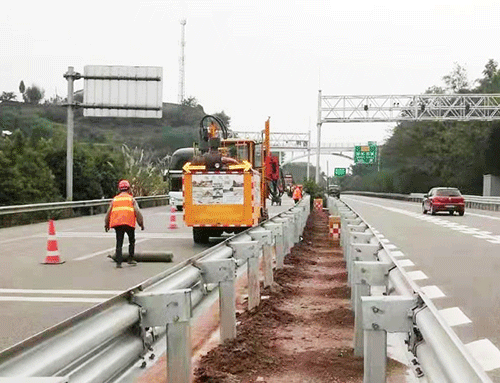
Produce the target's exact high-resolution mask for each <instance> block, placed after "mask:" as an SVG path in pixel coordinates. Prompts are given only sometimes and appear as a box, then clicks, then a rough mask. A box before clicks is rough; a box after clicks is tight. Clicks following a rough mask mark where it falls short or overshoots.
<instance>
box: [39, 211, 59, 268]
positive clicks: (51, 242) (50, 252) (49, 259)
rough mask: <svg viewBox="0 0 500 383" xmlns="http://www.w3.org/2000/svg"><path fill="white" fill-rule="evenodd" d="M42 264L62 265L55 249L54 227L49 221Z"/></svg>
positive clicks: (52, 222)
mask: <svg viewBox="0 0 500 383" xmlns="http://www.w3.org/2000/svg"><path fill="white" fill-rule="evenodd" d="M42 263H46V264H51V265H58V264H60V263H64V261H63V260H62V259H61V257H60V255H59V250H58V248H57V239H56V229H55V227H54V220H53V219H51V220H49V238H48V239H47V256H46V257H45V260H44V261H43V262H42Z"/></svg>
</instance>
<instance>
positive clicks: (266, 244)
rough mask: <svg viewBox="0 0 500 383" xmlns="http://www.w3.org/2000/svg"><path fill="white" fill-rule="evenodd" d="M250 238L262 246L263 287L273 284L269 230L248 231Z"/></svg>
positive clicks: (270, 234)
mask: <svg viewBox="0 0 500 383" xmlns="http://www.w3.org/2000/svg"><path fill="white" fill-rule="evenodd" d="M249 234H250V237H252V239H253V240H257V241H259V243H260V245H261V246H262V271H263V273H264V287H269V286H271V285H272V284H273V258H272V257H273V255H272V253H271V244H272V233H271V231H269V230H265V229H264V228H261V227H258V228H256V229H254V230H250V232H249Z"/></svg>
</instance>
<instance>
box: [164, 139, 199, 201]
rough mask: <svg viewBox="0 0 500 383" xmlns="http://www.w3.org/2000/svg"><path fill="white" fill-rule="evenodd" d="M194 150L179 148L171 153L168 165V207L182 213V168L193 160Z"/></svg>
mask: <svg viewBox="0 0 500 383" xmlns="http://www.w3.org/2000/svg"><path fill="white" fill-rule="evenodd" d="M194 152H195V149H194V148H180V149H177V150H176V151H174V152H173V153H172V156H171V157H170V162H169V165H168V169H167V173H166V177H165V178H166V179H167V180H168V184H169V192H168V197H169V201H170V205H173V206H175V207H176V208H177V210H178V211H182V209H183V206H184V196H183V195H182V168H183V166H184V165H185V164H186V163H187V162H189V161H192V160H193V156H194Z"/></svg>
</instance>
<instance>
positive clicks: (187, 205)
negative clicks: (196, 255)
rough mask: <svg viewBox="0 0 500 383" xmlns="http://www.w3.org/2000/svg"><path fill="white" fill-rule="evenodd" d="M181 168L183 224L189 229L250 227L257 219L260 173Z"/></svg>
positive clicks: (249, 170)
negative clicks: (182, 170) (182, 174)
mask: <svg viewBox="0 0 500 383" xmlns="http://www.w3.org/2000/svg"><path fill="white" fill-rule="evenodd" d="M196 168H197V166H193V169H190V167H189V164H186V166H185V168H184V177H183V194H184V222H185V224H186V226H191V227H198V226H200V227H218V228H223V227H252V226H255V225H257V224H258V223H259V220H260V217H261V209H260V208H261V193H260V188H261V179H260V173H259V172H258V171H255V170H253V169H251V168H249V169H245V170H244V169H238V170H228V171H216V172H213V171H212V172H210V171H206V170H202V169H196Z"/></svg>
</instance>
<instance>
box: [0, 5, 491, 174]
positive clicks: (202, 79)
mask: <svg viewBox="0 0 500 383" xmlns="http://www.w3.org/2000/svg"><path fill="white" fill-rule="evenodd" d="M181 19H186V21H187V23H186V29H185V38H186V45H185V95H186V97H195V98H196V99H197V101H198V103H199V104H200V105H202V106H203V108H204V110H205V112H206V113H207V114H211V113H217V112H220V111H224V112H225V113H226V114H227V115H228V116H229V117H231V126H230V128H231V129H232V130H235V131H260V130H262V129H263V128H264V123H265V121H266V119H267V118H268V117H270V118H271V120H270V124H271V125H270V126H271V131H274V132H295V133H297V132H298V133H307V132H308V131H309V130H311V137H312V140H311V141H312V142H313V143H316V134H317V127H316V121H317V104H318V90H319V89H321V90H322V94H323V95H325V96H327V95H332V96H333V95H398V94H405V95H407V94H420V93H423V92H424V91H425V90H426V89H427V88H429V87H431V86H433V85H438V86H443V85H444V83H443V81H442V78H443V76H445V75H447V74H449V73H450V72H451V71H452V70H453V68H454V66H455V64H456V63H458V64H459V65H461V66H463V67H464V68H465V69H466V70H467V73H468V78H469V80H470V81H471V82H473V81H474V80H476V79H478V78H480V77H482V71H483V70H484V66H485V64H486V63H487V61H488V60H489V59H494V60H495V61H497V62H498V61H499V60H500V51H499V49H498V47H500V2H498V1H485V0H476V1H461V0H458V1H441V0H435V1H427V0H421V1H418V2H405V1H384V0H380V1H377V2H374V1H364V0H358V1H355V2H353V1H343V2H341V1H335V0H329V1H324V0H316V1H315V0H304V1H302V0H296V1H273V0H267V1H261V0H233V1H229V0H228V1H222V0H207V1H205V0H200V1H195V0H185V1H182V0H151V1H140V0H134V1H130V0H121V1H114V0H110V1H108V0H102V1H94V0H89V1H85V2H68V1H55V0H46V1H43V2H41V1H32V0H28V1H24V2H16V1H11V2H8V3H5V4H2V11H1V12H0V93H1V92H3V91H6V92H16V94H17V97H18V99H22V98H21V96H20V94H19V83H20V81H21V80H23V81H24V83H25V84H26V86H31V85H32V84H35V85H37V86H40V87H42V88H43V89H44V90H45V97H46V98H50V97H53V96H54V95H55V94H58V95H59V96H62V97H66V96H67V82H66V80H65V79H64V78H63V74H64V73H65V72H66V71H67V70H68V66H73V67H74V69H75V71H77V72H80V73H82V74H83V70H84V66H85V65H124V66H160V67H162V68H163V101H164V102H171V103H177V101H178V89H179V87H178V84H179V56H180V39H181V25H180V20H181ZM82 88H83V80H79V81H76V83H75V89H82ZM394 126H395V124H394V123H379V124H370V123H364V124H355V123H345V124H323V126H322V128H321V129H322V130H321V136H322V141H323V142H328V143H335V142H368V141H377V142H379V143H382V142H383V141H384V140H385V139H387V137H389V136H390V132H391V130H392V128H393V127H394ZM76 128H77V127H76ZM325 161H328V162H329V169H330V173H333V168H334V167H337V166H338V167H342V166H349V164H350V163H351V162H350V161H348V160H345V159H342V158H340V157H332V156H330V157H328V159H326V157H325V158H324V159H323V158H322V168H323V170H326V169H324V167H326V162H325ZM314 163H315V162H314Z"/></svg>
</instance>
